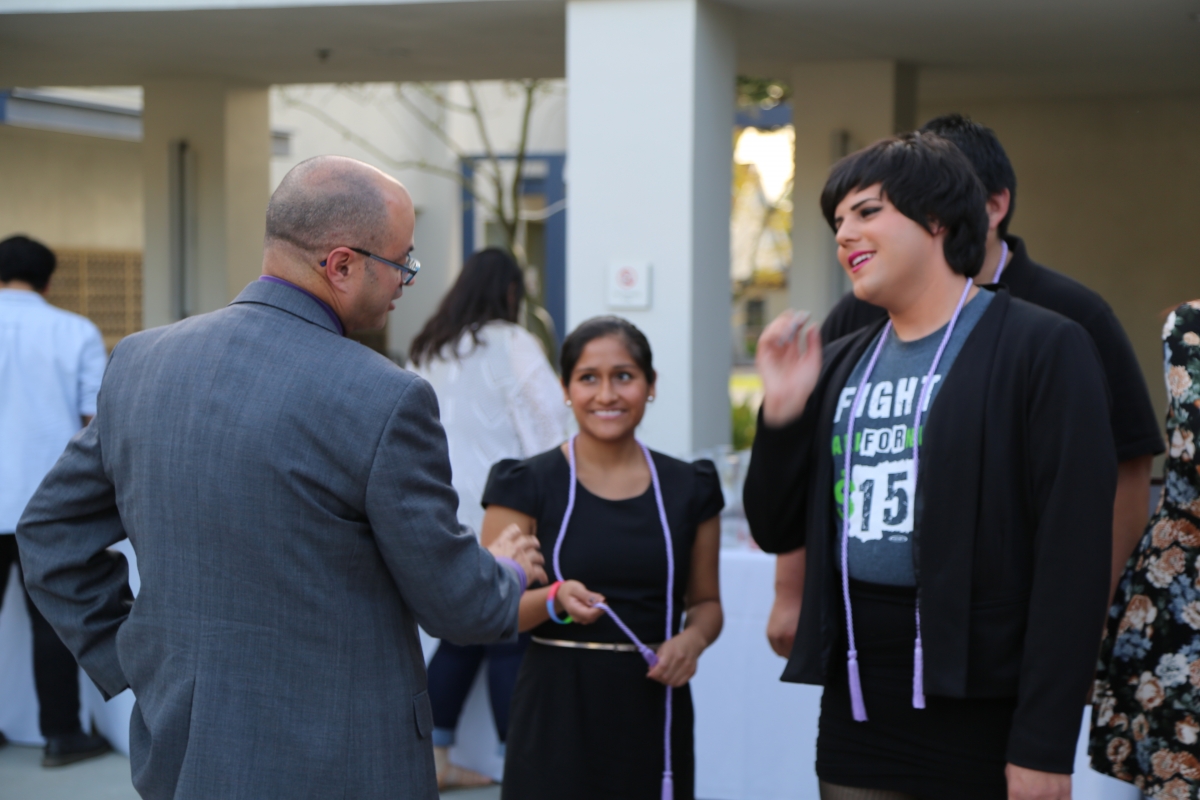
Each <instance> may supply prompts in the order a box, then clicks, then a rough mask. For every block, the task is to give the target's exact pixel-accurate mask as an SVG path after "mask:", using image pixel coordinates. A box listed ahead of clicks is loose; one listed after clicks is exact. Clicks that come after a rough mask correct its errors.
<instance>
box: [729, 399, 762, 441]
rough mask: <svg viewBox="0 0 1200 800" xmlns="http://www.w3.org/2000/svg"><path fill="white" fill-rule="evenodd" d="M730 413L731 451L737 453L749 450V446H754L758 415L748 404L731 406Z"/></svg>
mask: <svg viewBox="0 0 1200 800" xmlns="http://www.w3.org/2000/svg"><path fill="white" fill-rule="evenodd" d="M731 411H732V414H731V416H732V422H733V449H734V450H737V451H740V450H749V449H750V445H752V444H754V432H755V430H756V428H757V427H758V414H757V413H756V412H755V410H754V409H753V408H751V407H750V403H748V402H744V403H740V404H738V405H736V406H733V407H732V409H731Z"/></svg>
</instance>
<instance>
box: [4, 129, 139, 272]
mask: <svg viewBox="0 0 1200 800" xmlns="http://www.w3.org/2000/svg"><path fill="white" fill-rule="evenodd" d="M15 233H23V234H27V235H29V236H32V237H34V238H35V239H40V240H42V241H44V242H45V243H46V244H48V245H50V246H51V247H78V248H110V249H114V250H141V249H142V161H141V146H140V145H139V144H138V143H136V142H123V141H117V140H114V139H99V138H96V137H93V136H79V135H76V134H69V133H52V132H49V131H39V130H31V129H26V128H15V127H11V126H8V125H0V238H4V237H7V236H10V235H12V234H15Z"/></svg>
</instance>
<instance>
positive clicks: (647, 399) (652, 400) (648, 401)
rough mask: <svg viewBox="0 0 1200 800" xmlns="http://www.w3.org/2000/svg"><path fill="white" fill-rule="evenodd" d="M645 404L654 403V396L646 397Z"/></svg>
mask: <svg viewBox="0 0 1200 800" xmlns="http://www.w3.org/2000/svg"><path fill="white" fill-rule="evenodd" d="M646 402H647V403H653V402H654V395H650V396H649V397H647V398H646Z"/></svg>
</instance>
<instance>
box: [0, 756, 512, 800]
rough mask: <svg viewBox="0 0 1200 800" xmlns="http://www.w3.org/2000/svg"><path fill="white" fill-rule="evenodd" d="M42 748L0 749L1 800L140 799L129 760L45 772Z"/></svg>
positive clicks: (482, 792) (474, 795)
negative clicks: (131, 775)
mask: <svg viewBox="0 0 1200 800" xmlns="http://www.w3.org/2000/svg"><path fill="white" fill-rule="evenodd" d="M41 761H42V749H41V748H40V747H20V746H17V745H12V744H10V745H8V746H7V747H0V800H138V795H137V792H135V791H134V790H133V785H132V784H131V783H130V782H129V759H127V758H125V756H122V755H118V754H116V753H109V754H108V755H106V756H104V757H102V758H96V759H92V760H91V761H84V762H81V763H79V764H72V765H70V766H69V767H57V768H55V769H42V766H41ZM443 797H444V798H446V800H499V798H500V787H499V786H489V787H487V788H485V789H464V790H461V791H455V792H448V793H447V794H445V795H443Z"/></svg>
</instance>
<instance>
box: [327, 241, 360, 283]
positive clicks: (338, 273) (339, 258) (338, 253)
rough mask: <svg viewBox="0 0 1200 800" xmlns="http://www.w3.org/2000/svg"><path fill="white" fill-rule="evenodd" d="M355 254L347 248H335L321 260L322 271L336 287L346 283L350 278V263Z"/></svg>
mask: <svg viewBox="0 0 1200 800" xmlns="http://www.w3.org/2000/svg"><path fill="white" fill-rule="evenodd" d="M353 258H354V253H353V251H351V250H350V249H349V248H346V247H335V248H334V249H333V250H330V251H329V254H328V255H326V256H325V258H323V259H322V260H321V270H322V271H323V272H324V273H325V277H326V278H327V279H328V280H329V282H330V283H332V284H334V285H338V284H342V283H345V281H346V280H347V279H348V278H349V277H350V262H351V261H352V260H353Z"/></svg>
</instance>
